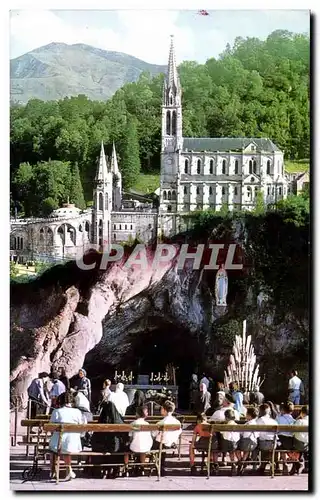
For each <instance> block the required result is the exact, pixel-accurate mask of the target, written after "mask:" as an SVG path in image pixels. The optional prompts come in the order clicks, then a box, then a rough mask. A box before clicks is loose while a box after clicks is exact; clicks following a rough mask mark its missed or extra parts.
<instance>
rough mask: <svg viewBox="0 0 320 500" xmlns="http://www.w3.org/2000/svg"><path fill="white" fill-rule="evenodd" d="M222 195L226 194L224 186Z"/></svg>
mask: <svg viewBox="0 0 320 500" xmlns="http://www.w3.org/2000/svg"><path fill="white" fill-rule="evenodd" d="M222 194H226V188H225V187H224V186H223V188H222Z"/></svg>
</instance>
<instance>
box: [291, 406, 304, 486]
mask: <svg viewBox="0 0 320 500" xmlns="http://www.w3.org/2000/svg"><path fill="white" fill-rule="evenodd" d="M308 414H309V409H308V406H303V407H302V408H301V412H300V415H299V417H298V418H297V420H296V422H295V425H299V426H301V425H307V426H309V416H308ZM308 446H309V433H308V432H295V433H294V434H293V447H294V449H295V450H297V451H300V456H299V461H298V462H294V463H293V466H292V469H291V471H290V472H289V474H290V476H293V475H294V474H300V473H301V472H302V471H303V469H304V467H305V461H304V453H306V452H307V451H308Z"/></svg>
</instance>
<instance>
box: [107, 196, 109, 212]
mask: <svg viewBox="0 0 320 500" xmlns="http://www.w3.org/2000/svg"><path fill="white" fill-rule="evenodd" d="M108 202H109V198H108V193H106V210H109V203H108Z"/></svg>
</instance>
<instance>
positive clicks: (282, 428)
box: [202, 423, 309, 479]
mask: <svg viewBox="0 0 320 500" xmlns="http://www.w3.org/2000/svg"><path fill="white" fill-rule="evenodd" d="M202 425H203V429H204V430H205V431H207V432H209V433H210V437H209V445H208V451H207V479H209V477H210V465H211V463H212V461H211V453H212V452H217V453H218V452H219V450H212V439H213V436H214V434H215V433H217V432H222V431H229V432H230V431H236V432H239V433H242V432H254V431H258V432H263V431H264V432H266V431H268V432H274V438H273V444H274V448H273V450H272V452H271V461H268V462H269V463H270V464H271V477H272V478H273V477H274V475H275V474H274V473H275V455H276V453H278V452H282V453H288V452H291V451H295V450H280V449H279V448H276V443H277V437H278V434H279V433H280V432H292V433H294V432H309V427H308V426H302V425H248V424H245V425H243V424H238V425H234V424H226V423H207V424H202ZM260 462H261V461H260Z"/></svg>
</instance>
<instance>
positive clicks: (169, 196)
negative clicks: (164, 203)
mask: <svg viewBox="0 0 320 500" xmlns="http://www.w3.org/2000/svg"><path fill="white" fill-rule="evenodd" d="M168 200H171V191H168Z"/></svg>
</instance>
